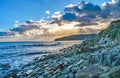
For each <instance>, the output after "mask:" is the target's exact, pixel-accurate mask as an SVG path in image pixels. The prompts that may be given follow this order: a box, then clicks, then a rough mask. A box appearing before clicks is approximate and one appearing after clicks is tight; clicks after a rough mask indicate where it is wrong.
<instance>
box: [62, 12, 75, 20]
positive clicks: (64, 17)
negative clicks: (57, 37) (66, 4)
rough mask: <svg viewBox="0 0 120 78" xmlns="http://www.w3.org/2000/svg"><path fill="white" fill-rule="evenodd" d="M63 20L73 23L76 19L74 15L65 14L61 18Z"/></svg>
mask: <svg viewBox="0 0 120 78" xmlns="http://www.w3.org/2000/svg"><path fill="white" fill-rule="evenodd" d="M62 18H63V20H67V21H73V20H75V19H76V15H75V14H74V13H65V14H64V15H63V16H62Z"/></svg>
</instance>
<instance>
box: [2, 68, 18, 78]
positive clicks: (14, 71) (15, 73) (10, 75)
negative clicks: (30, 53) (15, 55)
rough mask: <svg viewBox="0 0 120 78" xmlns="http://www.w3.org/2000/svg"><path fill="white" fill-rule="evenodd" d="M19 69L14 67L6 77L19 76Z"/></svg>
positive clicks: (14, 77)
mask: <svg viewBox="0 0 120 78" xmlns="http://www.w3.org/2000/svg"><path fill="white" fill-rule="evenodd" d="M17 73H18V69H13V70H11V71H10V73H8V74H7V75H6V76H5V77H4V78H17Z"/></svg>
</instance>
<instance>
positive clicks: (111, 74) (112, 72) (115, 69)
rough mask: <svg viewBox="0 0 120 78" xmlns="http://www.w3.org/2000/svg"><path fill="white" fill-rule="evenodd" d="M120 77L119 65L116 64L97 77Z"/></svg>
mask: <svg viewBox="0 0 120 78" xmlns="http://www.w3.org/2000/svg"><path fill="white" fill-rule="evenodd" d="M119 77H120V66H116V67H113V68H111V69H110V71H108V72H106V73H103V74H101V75H100V76H99V78H119Z"/></svg>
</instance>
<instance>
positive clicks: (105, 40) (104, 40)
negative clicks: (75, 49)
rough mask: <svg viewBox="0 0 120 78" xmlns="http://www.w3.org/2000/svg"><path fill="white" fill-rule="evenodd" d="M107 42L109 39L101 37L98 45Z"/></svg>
mask: <svg viewBox="0 0 120 78" xmlns="http://www.w3.org/2000/svg"><path fill="white" fill-rule="evenodd" d="M108 41H110V39H109V38H107V37H102V38H101V39H100V40H99V41H98V44H103V43H106V42H108Z"/></svg>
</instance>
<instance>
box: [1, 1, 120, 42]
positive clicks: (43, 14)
mask: <svg viewBox="0 0 120 78" xmlns="http://www.w3.org/2000/svg"><path fill="white" fill-rule="evenodd" d="M119 11H120V0H99V1H98V0H84V1H83V0H0V41H45V40H47V41H53V40H54V39H56V38H60V37H64V36H70V35H77V34H98V33H99V32H100V31H101V30H103V29H105V28H106V27H107V26H109V24H110V22H111V21H113V20H116V19H120V12H119Z"/></svg>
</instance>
